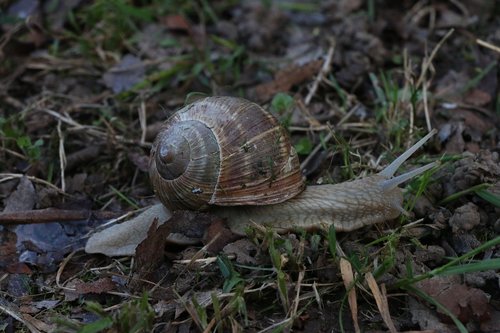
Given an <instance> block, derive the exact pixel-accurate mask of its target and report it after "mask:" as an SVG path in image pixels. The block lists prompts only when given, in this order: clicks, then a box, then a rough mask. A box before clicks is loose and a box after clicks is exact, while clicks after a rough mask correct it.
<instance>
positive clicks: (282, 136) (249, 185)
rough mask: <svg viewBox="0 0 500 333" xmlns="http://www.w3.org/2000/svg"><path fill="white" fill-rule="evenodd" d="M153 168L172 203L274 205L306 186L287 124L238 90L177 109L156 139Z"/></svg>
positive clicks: (159, 190)
mask: <svg viewBox="0 0 500 333" xmlns="http://www.w3.org/2000/svg"><path fill="white" fill-rule="evenodd" d="M149 169H150V178H151V183H152V184H153V187H154V190H155V192H156V194H157V195H158V197H159V199H160V201H161V202H162V203H163V204H164V205H165V206H166V207H167V208H170V209H172V210H175V209H204V208H207V207H208V206H209V205H219V206H226V205H231V206H233V205H267V204H275V203H279V202H283V201H286V200H288V199H289V198H291V197H294V196H296V195H297V194H298V193H300V192H301V191H302V190H303V189H304V186H305V185H304V179H303V176H302V174H301V172H300V164H299V160H298V157H297V154H296V152H295V149H294V148H293V146H292V145H291V143H290V139H289V137H288V134H287V133H286V130H285V129H284V128H283V127H282V126H281V125H280V124H279V122H278V120H277V119H276V118H275V117H274V116H273V115H271V114H270V113H268V112H267V111H265V110H264V109H263V108H261V107H260V106H259V105H257V104H255V103H252V102H249V101H247V100H244V99H240V98H235V97H207V98H204V99H201V100H198V101H196V102H194V103H192V104H189V105H187V106H185V107H184V108H182V109H181V110H179V111H177V112H176V113H175V114H174V115H173V116H172V117H170V118H169V119H168V120H167V121H166V122H165V123H164V125H163V126H162V129H161V130H160V133H159V134H158V136H157V138H156V140H155V142H154V143H153V147H152V149H151V158H150V168H149Z"/></svg>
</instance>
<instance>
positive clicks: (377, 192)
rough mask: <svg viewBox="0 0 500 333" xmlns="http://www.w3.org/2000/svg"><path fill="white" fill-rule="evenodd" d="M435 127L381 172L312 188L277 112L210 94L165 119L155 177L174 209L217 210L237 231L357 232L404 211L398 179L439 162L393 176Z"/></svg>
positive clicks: (154, 153) (153, 163)
mask: <svg viewBox="0 0 500 333" xmlns="http://www.w3.org/2000/svg"><path fill="white" fill-rule="evenodd" d="M434 133H435V132H434V131H432V132H431V133H429V134H428V135H426V136H425V137H424V138H423V139H421V140H420V141H419V142H417V143H416V144H415V145H414V146H412V147H411V148H410V149H408V150H407V151H406V152H405V153H403V154H402V155H401V156H399V157H398V158H397V159H396V160H394V161H393V162H392V163H391V164H390V165H389V166H387V167H386V168H385V169H384V170H382V171H381V172H379V173H377V174H375V175H372V176H368V177H364V178H360V179H357V180H354V181H349V182H343V183H340V184H332V185H315V186H308V187H305V183H304V178H303V176H302V173H301V171H300V165H299V160H298V157H297V154H296V152H295V150H294V148H293V146H292V145H291V143H290V139H289V137H288V134H287V132H286V130H285V129H284V128H282V127H281V126H280V124H279V122H278V120H277V119H276V118H275V117H274V116H272V115H271V114H270V113H268V112H267V111H265V110H264V109H263V108H261V107H260V106H258V105H257V104H255V103H252V102H249V101H247V100H244V99H240V98H234V97H208V98H204V99H202V100H199V101H196V102H194V103H192V104H190V105H188V106H185V107H184V108H182V109H181V110H179V111H177V112H176V113H175V114H174V115H173V116H172V117H170V118H169V119H168V120H167V121H166V122H165V123H164V125H163V127H162V130H161V131H160V133H159V134H158V136H157V138H156V140H155V142H154V143H153V147H152V149H151V158H150V178H151V183H152V185H153V188H154V190H155V193H156V194H157V196H158V197H159V199H160V201H161V202H162V203H163V204H164V205H165V207H167V208H168V209H170V210H178V209H194V210H200V209H208V208H210V209H212V210H213V211H214V212H215V213H216V214H217V215H219V216H221V217H224V218H226V219H227V223H228V225H229V227H230V229H231V230H232V231H233V232H235V233H237V234H243V233H244V230H245V228H246V227H247V226H249V225H251V224H252V223H259V224H264V225H268V226H270V227H272V228H275V229H277V230H278V231H284V230H290V229H293V228H297V227H302V228H306V229H309V228H318V227H322V226H328V225H331V224H333V225H334V226H335V228H336V229H337V230H339V231H350V230H354V229H357V228H360V227H362V226H364V225H369V224H374V223H379V222H383V221H385V220H389V219H393V218H396V217H397V216H399V215H400V214H401V213H402V212H404V209H403V208H402V202H403V195H402V190H401V189H400V188H399V187H398V185H399V184H401V183H402V182H404V181H406V180H408V179H410V178H412V177H414V176H415V175H418V174H420V173H422V172H424V171H425V170H428V169H430V168H432V167H433V166H434V165H435V164H434V163H431V164H428V165H425V166H423V167H420V168H418V169H415V170H412V171H410V172H408V173H406V174H403V175H401V176H397V177H394V174H395V172H396V171H397V169H398V168H399V166H400V165H401V164H402V163H403V162H404V161H406V160H407V159H408V158H409V156H410V155H411V154H413V152H415V151H416V150H417V149H418V148H419V147H421V146H422V145H423V144H424V143H425V142H426V141H427V140H428V139H429V138H430V137H431V136H432V135H433V134H434Z"/></svg>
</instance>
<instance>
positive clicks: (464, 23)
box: [0, 0, 500, 333]
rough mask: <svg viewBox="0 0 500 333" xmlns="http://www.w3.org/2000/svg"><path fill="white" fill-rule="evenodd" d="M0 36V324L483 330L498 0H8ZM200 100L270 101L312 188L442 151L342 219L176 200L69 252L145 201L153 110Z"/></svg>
mask: <svg viewBox="0 0 500 333" xmlns="http://www.w3.org/2000/svg"><path fill="white" fill-rule="evenodd" d="M0 31H1V35H0V211H1V212H0V332H179V333H180V332H361V331H363V332H386V331H390V332H500V236H499V234H500V156H499V153H500V131H499V129H500V88H499V87H500V85H499V79H500V64H499V59H500V2H498V1H482V0H448V1H445V0H442V1H439V0H435V1H431V0H416V1H409V0H402V1H391V0H366V1H362V0H336V1H333V0H330V1H271V0H267V1H266V0H262V1H235V0H225V1H206V0H198V1H180V0H170V1H157V0H150V1H131V0H112V1H105V0H96V1H81V0H71V1H39V0H16V1H8V0H7V1H0ZM212 95H223V96H238V97H243V98H246V99H248V100H251V101H253V102H256V103H258V104H259V105H261V106H262V107H263V108H265V109H266V110H269V111H270V112H272V113H273V114H274V115H275V116H276V117H277V118H278V119H279V122H280V123H281V124H282V125H283V126H284V128H285V129H286V131H287V132H288V133H289V135H290V138H291V141H292V144H293V146H294V147H295V150H296V151H297V153H298V156H299V162H300V164H301V168H302V173H303V175H304V176H305V177H306V179H307V184H308V185H313V184H327V183H341V182H344V181H347V180H351V179H358V178H362V177H366V176H367V175H371V174H374V173H376V172H379V171H380V170H382V169H383V167H384V166H386V165H388V164H389V163H390V162H391V161H393V160H394V159H395V158H396V157H397V156H398V155H400V154H401V153H403V152H404V151H405V150H406V149H408V148H409V147H410V146H411V145H412V144H413V143H415V142H416V141H418V140H419V139H420V138H422V137H423V136H424V135H425V134H427V133H428V132H430V131H431V130H432V129H436V130H437V134H436V135H434V136H433V137H432V138H431V139H430V141H429V142H427V143H426V144H425V145H424V146H423V147H422V148H420V149H419V150H418V151H417V152H416V153H415V154H414V155H413V156H412V157H411V158H410V159H409V160H408V161H407V162H406V163H404V165H403V166H402V167H401V168H400V170H399V171H398V174H401V173H403V172H405V171H408V170H411V169H413V168H416V167H419V166H422V165H425V164H428V163H431V162H438V163H437V165H436V166H435V167H434V168H432V169H431V170H429V171H427V172H426V173H425V174H423V175H421V176H418V177H415V178H413V179H412V180H410V181H408V182H406V183H404V184H403V185H401V188H402V189H403V192H404V203H403V206H404V209H405V210H406V211H407V214H402V215H401V216H400V217H398V218H396V219H393V220H388V221H385V222H383V223H379V224H376V225H370V226H366V227H363V228H360V229H357V230H354V231H351V232H335V230H334V229H333V228H324V229H320V230H308V231H305V230H292V231H290V232H287V233H285V234H277V233H275V232H273V231H272V230H270V229H266V228H259V227H256V228H251V229H250V230H247V235H246V236H245V237H236V236H235V235H233V234H231V233H230V232H229V231H228V230H227V228H225V227H224V221H223V220H221V219H219V218H218V217H216V216H215V215H213V214H212V213H210V211H209V212H204V213H196V212H178V213H175V214H174V216H173V217H172V219H171V221H169V222H170V224H169V223H167V224H165V225H162V226H159V227H158V229H157V230H156V229H154V228H155V227H156V226H157V225H156V223H155V224H154V226H153V227H152V228H151V229H150V230H149V233H148V235H147V238H146V239H145V240H144V241H143V242H142V243H140V245H139V246H138V247H137V248H136V249H135V252H134V256H109V255H104V254H89V253H86V252H85V251H84V248H85V244H86V242H87V240H88V238H89V236H90V235H92V234H93V233H94V232H95V231H96V230H102V229H103V228H104V227H105V226H107V225H108V224H110V223H116V222H121V221H123V220H127V219H130V217H131V216H133V215H134V214H135V213H137V211H139V210H140V209H141V208H144V207H148V206H151V205H153V204H155V203H157V198H156V197H155V195H154V193H153V188H152V186H151V183H150V179H149V175H148V169H149V163H150V162H149V160H150V149H151V146H152V142H153V140H154V138H155V137H156V135H157V133H158V132H159V130H160V126H161V124H162V122H163V121H165V120H166V119H167V118H169V117H170V116H171V115H172V114H174V112H175V111H176V110H178V109H179V108H181V107H182V106H183V105H185V104H189V103H191V102H193V101H195V100H197V99H199V98H201V97H203V96H212ZM193 224H196V227H195V228H193V229H196V231H197V232H199V233H200V235H199V236H197V237H198V238H197V240H198V242H195V243H194V244H191V245H179V244H173V243H171V242H167V241H166V237H167V236H168V235H169V234H170V233H171V232H172V225H176V226H177V229H186V228H187V227H186V226H187V225H190V226H192V225H193ZM198 224H200V225H203V228H202V227H198ZM179 226H181V227H179ZM214 230H215V231H214ZM219 232H220V235H219V236H218V238H217V240H216V241H214V237H213V235H214V234H217V233H219Z"/></svg>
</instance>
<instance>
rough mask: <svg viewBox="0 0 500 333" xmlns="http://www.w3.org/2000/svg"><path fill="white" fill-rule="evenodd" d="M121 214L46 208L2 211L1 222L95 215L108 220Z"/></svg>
mask: <svg viewBox="0 0 500 333" xmlns="http://www.w3.org/2000/svg"><path fill="white" fill-rule="evenodd" d="M119 214H121V213H119V212H111V211H91V210H68V209H55V208H46V209H36V210H24V211H20V212H3V213H0V224H3V225H17V224H30V223H48V222H71V221H82V220H87V219H89V218H91V217H95V218H96V219H98V220H108V219H111V218H115V217H117V216H118V215H119Z"/></svg>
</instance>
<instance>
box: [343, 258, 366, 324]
mask: <svg viewBox="0 0 500 333" xmlns="http://www.w3.org/2000/svg"><path fill="white" fill-rule="evenodd" d="M340 272H341V274H342V281H344V286H345V289H346V290H347V292H348V296H347V297H348V301H349V307H350V308H351V315H352V321H353V324H354V331H355V332H356V333H359V332H361V330H360V329H359V323H358V303H357V300H356V286H355V285H354V274H353V270H352V266H351V263H350V262H349V261H347V260H346V259H344V258H340Z"/></svg>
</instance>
